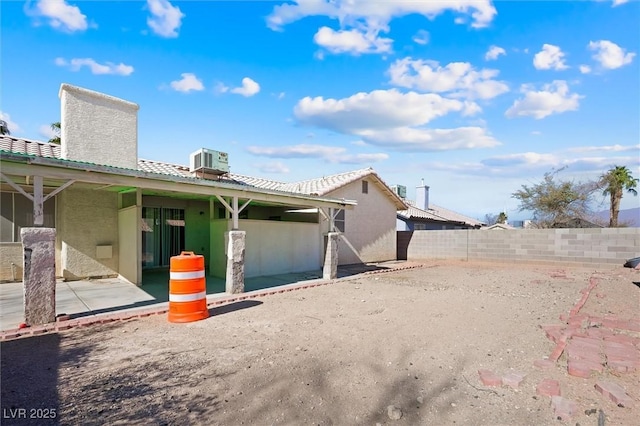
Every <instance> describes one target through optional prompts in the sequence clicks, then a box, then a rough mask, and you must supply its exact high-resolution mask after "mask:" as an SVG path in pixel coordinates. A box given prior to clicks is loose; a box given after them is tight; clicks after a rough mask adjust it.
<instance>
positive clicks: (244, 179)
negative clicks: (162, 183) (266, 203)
mask: <svg viewBox="0 0 640 426" xmlns="http://www.w3.org/2000/svg"><path fill="white" fill-rule="evenodd" d="M138 169H140V170H142V171H145V172H151V173H161V174H165V175H171V176H184V177H194V176H193V175H192V174H191V172H190V171H189V167H187V166H183V165H180V164H171V163H165V162H162V161H154V160H144V159H138ZM220 181H221V182H227V183H235V184H239V185H248V186H253V187H256V188H261V189H272V190H275V191H281V190H280V186H282V185H284V184H283V183H282V182H276V181H273V180H269V179H262V178H257V177H251V176H243V175H238V174H235V173H228V174H227V175H223V176H221V177H220Z"/></svg>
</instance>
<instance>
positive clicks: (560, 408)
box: [551, 396, 578, 420]
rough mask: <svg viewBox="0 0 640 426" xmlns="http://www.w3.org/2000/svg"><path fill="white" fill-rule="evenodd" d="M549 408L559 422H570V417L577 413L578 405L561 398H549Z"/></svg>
mask: <svg viewBox="0 0 640 426" xmlns="http://www.w3.org/2000/svg"><path fill="white" fill-rule="evenodd" d="M551 406H552V407H553V413H554V415H555V416H556V417H557V418H558V419H560V420H571V417H573V415H574V414H575V413H576V411H578V404H577V403H576V402H575V401H571V400H569V399H567V398H563V397H561V396H552V397H551Z"/></svg>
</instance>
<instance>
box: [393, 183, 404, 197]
mask: <svg viewBox="0 0 640 426" xmlns="http://www.w3.org/2000/svg"><path fill="white" fill-rule="evenodd" d="M391 189H392V190H393V192H395V193H396V194H398V197H400V198H402V199H405V198H407V187H406V186H404V185H394V186H392V187H391Z"/></svg>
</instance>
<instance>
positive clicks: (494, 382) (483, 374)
mask: <svg viewBox="0 0 640 426" xmlns="http://www.w3.org/2000/svg"><path fill="white" fill-rule="evenodd" d="M478 375H479V376H480V381H481V382H482V384H483V385H485V386H500V385H502V378H501V377H500V376H498V375H497V374H495V373H494V372H493V371H490V370H484V369H481V370H478Z"/></svg>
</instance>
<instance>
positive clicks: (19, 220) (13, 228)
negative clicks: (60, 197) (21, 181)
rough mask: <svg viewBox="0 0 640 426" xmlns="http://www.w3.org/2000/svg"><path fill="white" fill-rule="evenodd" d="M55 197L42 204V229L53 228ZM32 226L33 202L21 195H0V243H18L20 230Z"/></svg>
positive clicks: (8, 193)
mask: <svg viewBox="0 0 640 426" xmlns="http://www.w3.org/2000/svg"><path fill="white" fill-rule="evenodd" d="M54 198H55V197H52V198H49V199H48V200H47V201H45V202H44V206H43V210H44V225H43V226H44V227H45V228H55V226H56V220H55V211H56V204H55V199H54ZM30 226H33V202H32V201H31V200H29V199H28V198H27V197H25V196H24V195H22V194H18V193H14V192H2V193H0V242H3V243H12V242H14V243H19V242H20V230H21V229H22V228H27V227H30Z"/></svg>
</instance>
